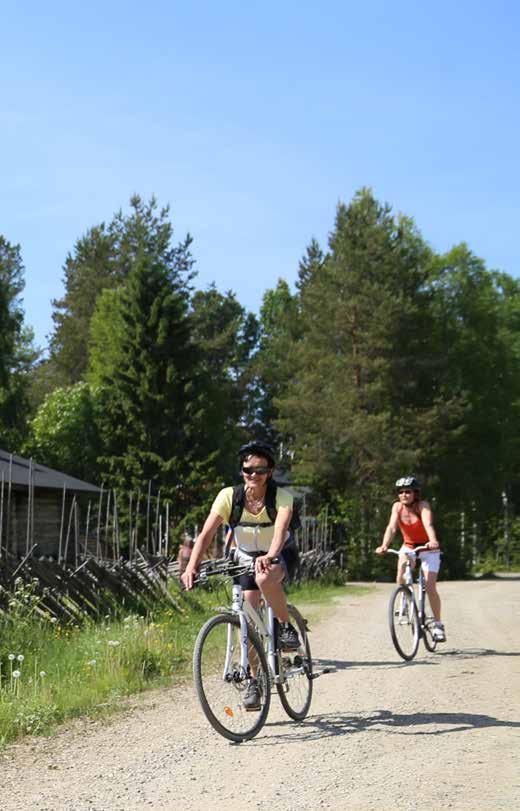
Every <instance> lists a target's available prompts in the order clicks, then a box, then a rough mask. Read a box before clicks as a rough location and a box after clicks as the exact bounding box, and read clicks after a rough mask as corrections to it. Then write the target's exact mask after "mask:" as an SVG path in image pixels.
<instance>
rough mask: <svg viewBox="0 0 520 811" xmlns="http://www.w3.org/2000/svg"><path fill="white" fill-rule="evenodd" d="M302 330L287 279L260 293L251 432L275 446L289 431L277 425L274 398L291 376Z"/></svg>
mask: <svg viewBox="0 0 520 811" xmlns="http://www.w3.org/2000/svg"><path fill="white" fill-rule="evenodd" d="M301 333H302V327H301V321H300V312H299V302H298V297H297V296H295V295H292V294H291V292H290V290H289V286H288V284H287V282H285V281H284V280H283V279H280V280H279V281H278V284H277V286H276V288H275V289H274V290H268V291H267V292H266V293H265V294H264V298H263V302H262V307H261V309H260V334H259V343H258V352H257V353H256V355H255V357H254V359H253V362H252V373H253V376H254V377H253V379H254V381H255V389H254V391H252V394H253V402H254V407H255V412H254V414H252V415H251V418H250V419H251V423H252V429H253V430H252V432H253V433H255V434H257V435H260V436H265V438H266V439H268V440H270V441H271V442H272V443H273V444H275V445H281V446H282V448H283V447H286V446H287V439H288V437H290V436H291V433H290V432H289V433H288V432H287V431H285V432H284V431H283V430H280V426H279V425H278V419H279V416H280V415H279V409H278V399H279V398H281V397H283V395H284V394H285V392H286V391H287V387H288V385H289V383H290V381H291V380H292V377H293V372H294V370H293V366H292V363H293V360H292V357H291V349H292V347H293V346H294V345H295V343H296V342H297V341H298V340H299V339H300V337H301Z"/></svg>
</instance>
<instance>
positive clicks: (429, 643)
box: [421, 595, 437, 653]
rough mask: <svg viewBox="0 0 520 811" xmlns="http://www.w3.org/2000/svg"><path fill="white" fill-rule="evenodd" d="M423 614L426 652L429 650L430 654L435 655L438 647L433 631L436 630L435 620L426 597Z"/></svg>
mask: <svg viewBox="0 0 520 811" xmlns="http://www.w3.org/2000/svg"><path fill="white" fill-rule="evenodd" d="M423 612H424V614H423V623H422V627H421V632H422V638H423V641H424V646H425V648H426V650H429V651H430V653H433V652H434V650H435V648H436V647H437V640H436V639H435V636H434V633H433V629H434V628H435V618H434V616H433V614H432V610H431V608H430V603H429V601H428V597H427V596H426V595H425V597H424V606H423Z"/></svg>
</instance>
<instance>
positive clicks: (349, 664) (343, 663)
mask: <svg viewBox="0 0 520 811" xmlns="http://www.w3.org/2000/svg"><path fill="white" fill-rule="evenodd" d="M396 656H397V654H396ZM312 664H313V669H314V671H315V672H318V673H319V672H320V671H322V670H324V669H326V668H331V670H361V669H362V668H365V667H380V668H383V669H388V670H394V669H395V668H400V667H424V666H426V667H429V666H431V665H435V664H437V663H436V662H435V660H434V659H433V658H432V657H430V658H428V659H421V658H418V659H413V660H412V661H411V662H405V661H403V660H402V659H397V661H392V660H390V659H386V660H382V661H364V662H353V661H349V660H348V659H313V660H312Z"/></svg>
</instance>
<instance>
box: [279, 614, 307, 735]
mask: <svg viewBox="0 0 520 811" xmlns="http://www.w3.org/2000/svg"><path fill="white" fill-rule="evenodd" d="M288 609H289V618H290V621H291V622H292V624H293V625H294V626H295V627H296V628H297V629H298V634H299V635H300V640H301V643H302V644H301V646H300V648H299V649H298V650H297V651H294V653H293V652H289V651H287V652H285V651H281V652H279V653H278V654H277V657H278V662H279V666H280V670H281V673H280V674H279V675H281V676H283V683H282V684H277V685H276V689H277V691H278V696H279V698H280V701H281V703H282V707H283V708H284V710H285V712H286V713H287V715H288V716H289V718H292V719H293V721H303V719H304V718H305V717H306V716H307V714H308V712H309V709H310V706H311V701H312V686H313V679H312V656H311V646H310V644H309V636H308V633H307V628H306V625H305V620H304V619H303V617H302V615H301V614H300V612H299V611H298V609H297V608H295V606H293V605H289V606H288Z"/></svg>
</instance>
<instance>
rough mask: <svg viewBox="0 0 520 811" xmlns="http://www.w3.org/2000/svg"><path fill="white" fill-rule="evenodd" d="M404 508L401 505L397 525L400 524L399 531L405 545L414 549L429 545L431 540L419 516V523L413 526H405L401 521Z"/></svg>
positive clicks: (414, 523)
mask: <svg viewBox="0 0 520 811" xmlns="http://www.w3.org/2000/svg"><path fill="white" fill-rule="evenodd" d="M402 508H403V505H402V504H401V505H400V509H399V511H398V513H397V523H398V524H399V529H400V530H401V534H402V536H403V541H404V545H405V546H410V547H412V548H413V547H414V546H422V544H425V543H428V540H429V538H428V535H427V534H426V530H425V528H424V524H423V522H422V520H421V518H420V516H419V515H417V521H414V522H413V524H404V523H403V522H402V521H401V511H402ZM410 512H412V510H410ZM414 515H416V513H414Z"/></svg>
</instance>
